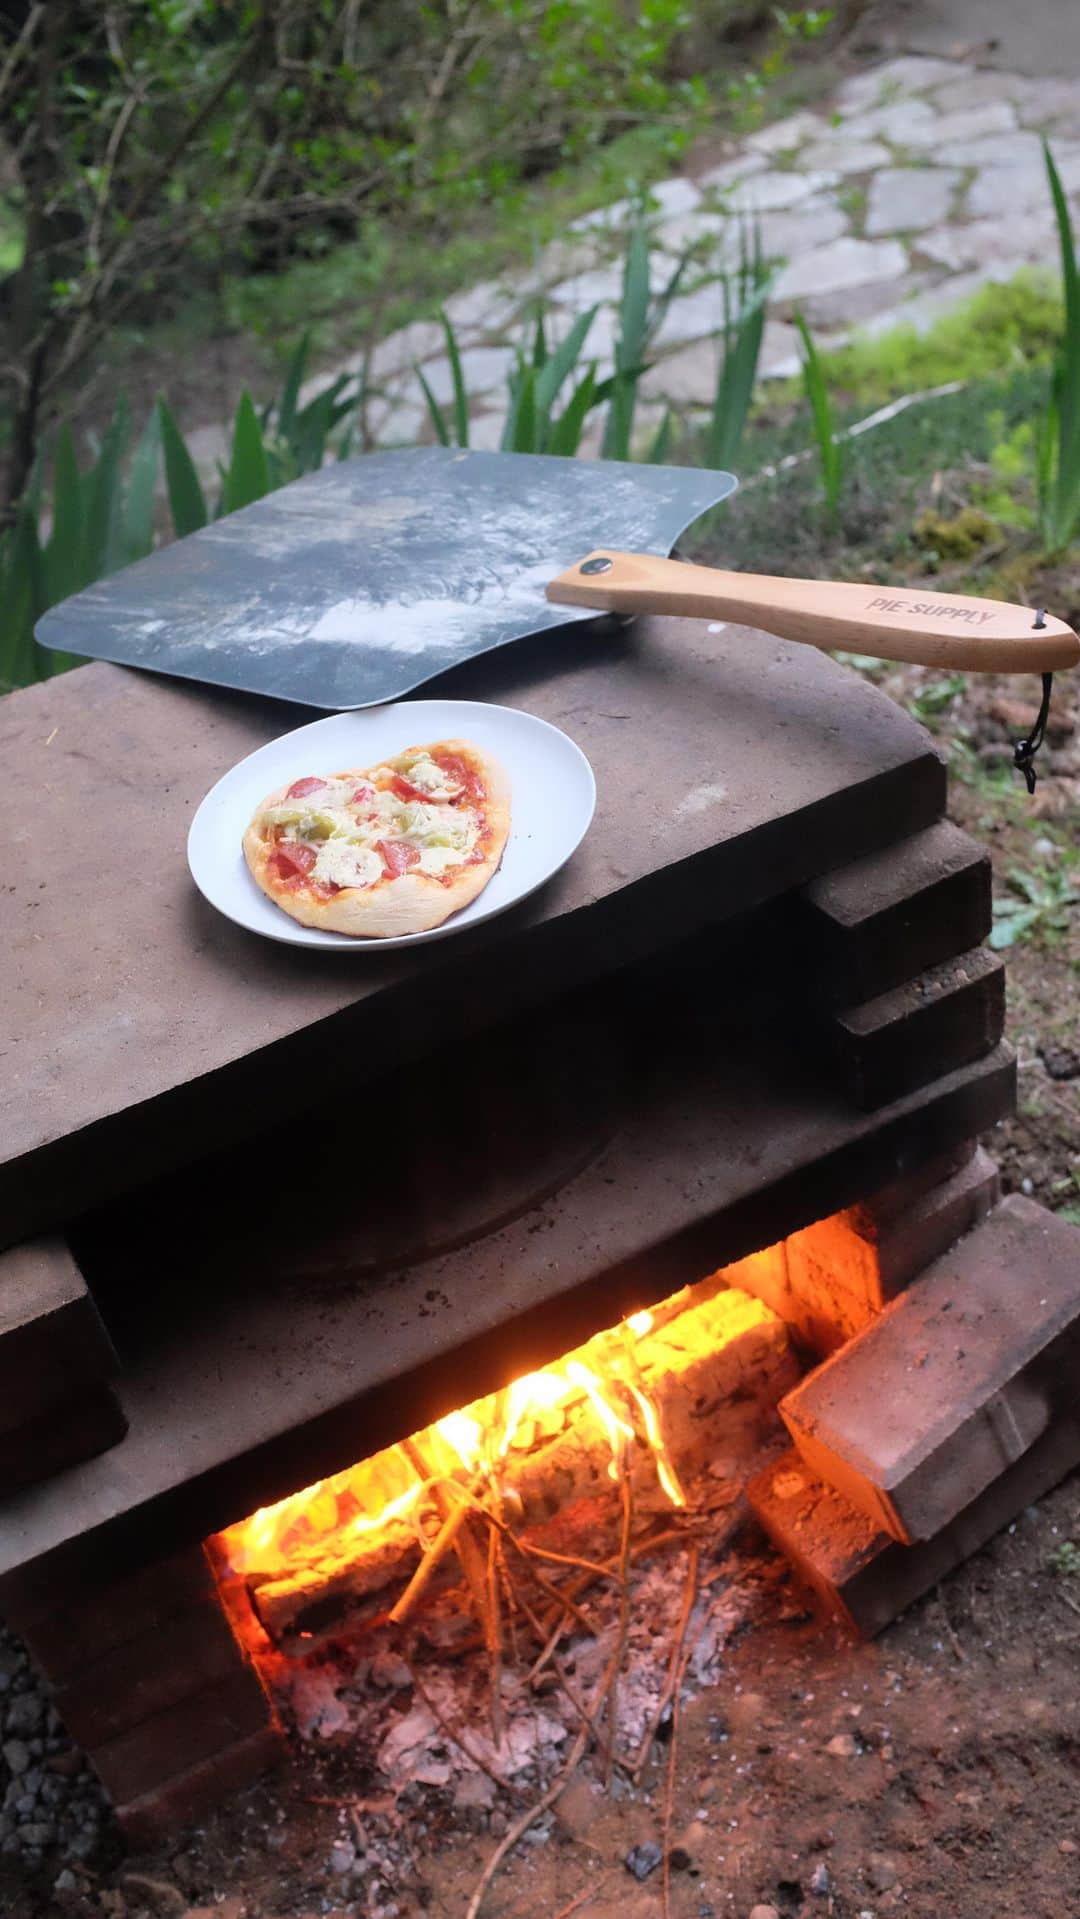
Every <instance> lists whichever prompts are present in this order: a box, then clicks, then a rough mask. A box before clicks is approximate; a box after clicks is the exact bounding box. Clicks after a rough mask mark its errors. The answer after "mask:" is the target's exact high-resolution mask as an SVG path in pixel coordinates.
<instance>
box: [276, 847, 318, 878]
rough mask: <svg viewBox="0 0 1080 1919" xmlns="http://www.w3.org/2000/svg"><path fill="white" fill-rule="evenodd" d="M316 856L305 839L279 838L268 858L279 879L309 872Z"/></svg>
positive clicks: (296, 876)
mask: <svg viewBox="0 0 1080 1919" xmlns="http://www.w3.org/2000/svg"><path fill="white" fill-rule="evenodd" d="M318 857H319V856H318V854H317V852H316V851H315V848H314V847H313V846H309V845H308V844H307V842H306V840H279V841H278V843H277V845H276V846H275V848H274V850H273V852H272V853H271V855H270V860H271V864H272V865H273V867H274V869H275V871H276V873H277V875H278V877H279V879H283V880H295V879H303V878H304V876H305V874H307V873H310V871H311V869H312V867H313V866H314V864H315V861H316V860H317V859H318Z"/></svg>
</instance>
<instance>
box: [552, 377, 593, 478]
mask: <svg viewBox="0 0 1080 1919" xmlns="http://www.w3.org/2000/svg"><path fill="white" fill-rule="evenodd" d="M595 405H596V367H595V365H593V366H590V367H588V368H587V369H586V373H585V377H584V379H583V380H579V382H578V384H577V386H576V387H575V388H574V391H573V393H572V395H571V397H570V400H569V402H568V404H567V406H566V410H565V412H564V413H563V414H562V415H561V416H560V418H559V419H557V420H556V421H555V423H554V425H553V426H552V428H551V431H550V432H549V434H548V443H547V447H546V448H545V451H546V452H548V453H561V454H563V455H565V456H566V457H567V458H571V457H572V456H573V455H574V454H575V453H576V452H577V450H578V447H579V446H580V445H581V434H582V429H583V428H584V425H585V421H586V418H587V416H588V414H589V411H590V409H591V408H592V407H594V406H595Z"/></svg>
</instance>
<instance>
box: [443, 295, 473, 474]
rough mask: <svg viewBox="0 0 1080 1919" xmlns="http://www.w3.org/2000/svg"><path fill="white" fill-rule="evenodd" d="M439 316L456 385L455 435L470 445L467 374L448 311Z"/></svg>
mask: <svg viewBox="0 0 1080 1919" xmlns="http://www.w3.org/2000/svg"><path fill="white" fill-rule="evenodd" d="M439 318H440V320H441V321H442V330H443V333H444V334H445V335H446V353H447V358H448V359H449V361H450V378H451V380H452V382H453V387H454V436H455V439H456V442H457V445H458V446H468V444H469V396H468V394H467V393H466V391H465V375H464V374H463V372H462V370H461V354H460V353H459V352H458V343H457V336H456V334H455V332H454V329H453V327H452V326H451V324H450V321H449V319H448V317H447V315H446V313H445V312H443V313H440V315H439Z"/></svg>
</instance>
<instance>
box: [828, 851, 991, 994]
mask: <svg viewBox="0 0 1080 1919" xmlns="http://www.w3.org/2000/svg"><path fill="white" fill-rule="evenodd" d="M802 897H803V900H804V901H805V907H806V915H807V927H808V938H809V939H810V941H811V942H812V943H813V945H814V946H815V947H816V949H817V951H818V953H819V954H820V961H819V964H818V969H817V970H818V972H819V974H820V976H821V978H822V979H823V981H824V982H825V983H826V984H825V990H826V991H827V992H828V993H829V995H830V997H831V999H832V1001H833V1003H834V1004H836V1005H852V1004H854V1003H856V1002H857V1001H859V1000H865V999H870V998H872V997H875V996H876V995H877V994H878V993H884V992H886V991H888V989H889V988H890V987H892V986H899V985H901V984H902V982H903V981H904V980H907V979H911V978H912V976H913V975H914V974H915V973H921V972H924V971H925V970H926V968H927V967H928V966H937V965H939V964H940V962H941V961H942V960H947V959H954V958H955V957H956V955H957V954H958V953H966V952H967V951H968V950H969V949H970V948H971V947H973V946H976V945H978V943H979V941H980V940H982V939H985V938H986V935H987V933H988V932H989V930H990V860H989V857H988V855H987V853H986V851H985V849H984V848H983V847H981V846H979V845H977V843H976V842H975V841H974V840H972V839H969V838H968V836H967V834H966V833H962V832H961V831H960V829H959V828H958V827H956V826H952V825H950V823H949V821H948V820H939V821H938V822H937V824H936V825H934V826H928V827H926V828H925V830H924V831H923V832H921V833H915V834H913V835H912V836H911V838H910V839H906V840H901V841H900V843H899V845H896V846H889V847H886V848H885V850H884V851H883V852H878V853H871V854H869V855H868V856H867V857H866V858H865V859H861V860H855V861H853V862H852V864H851V865H849V866H842V867H840V868H839V869H838V870H837V871H836V872H833V873H829V874H826V876H825V877H824V878H823V879H818V880H814V881H812V882H811V884H810V885H809V886H808V887H806V889H805V891H804V893H803V896H802Z"/></svg>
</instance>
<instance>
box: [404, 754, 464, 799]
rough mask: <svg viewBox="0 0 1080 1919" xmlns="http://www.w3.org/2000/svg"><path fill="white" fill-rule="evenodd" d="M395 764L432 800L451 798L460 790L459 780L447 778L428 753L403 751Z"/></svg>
mask: <svg viewBox="0 0 1080 1919" xmlns="http://www.w3.org/2000/svg"><path fill="white" fill-rule="evenodd" d="M395 765H396V767H397V770H398V772H399V773H401V774H403V775H404V777H405V778H406V779H407V780H409V781H410V782H411V783H412V785H413V786H416V787H419V789H420V791H421V793H426V794H427V795H428V796H429V798H431V799H433V800H452V799H453V798H454V796H455V795H456V794H458V793H460V792H461V785H460V783H459V781H457V780H452V779H450V778H448V776H447V775H446V773H444V771H443V769H442V767H441V766H439V765H438V763H437V762H436V761H435V760H433V759H432V757H431V755H430V753H423V752H421V753H415V754H414V753H403V754H402V755H401V758H400V759H399V760H397V761H396V762H395Z"/></svg>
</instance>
